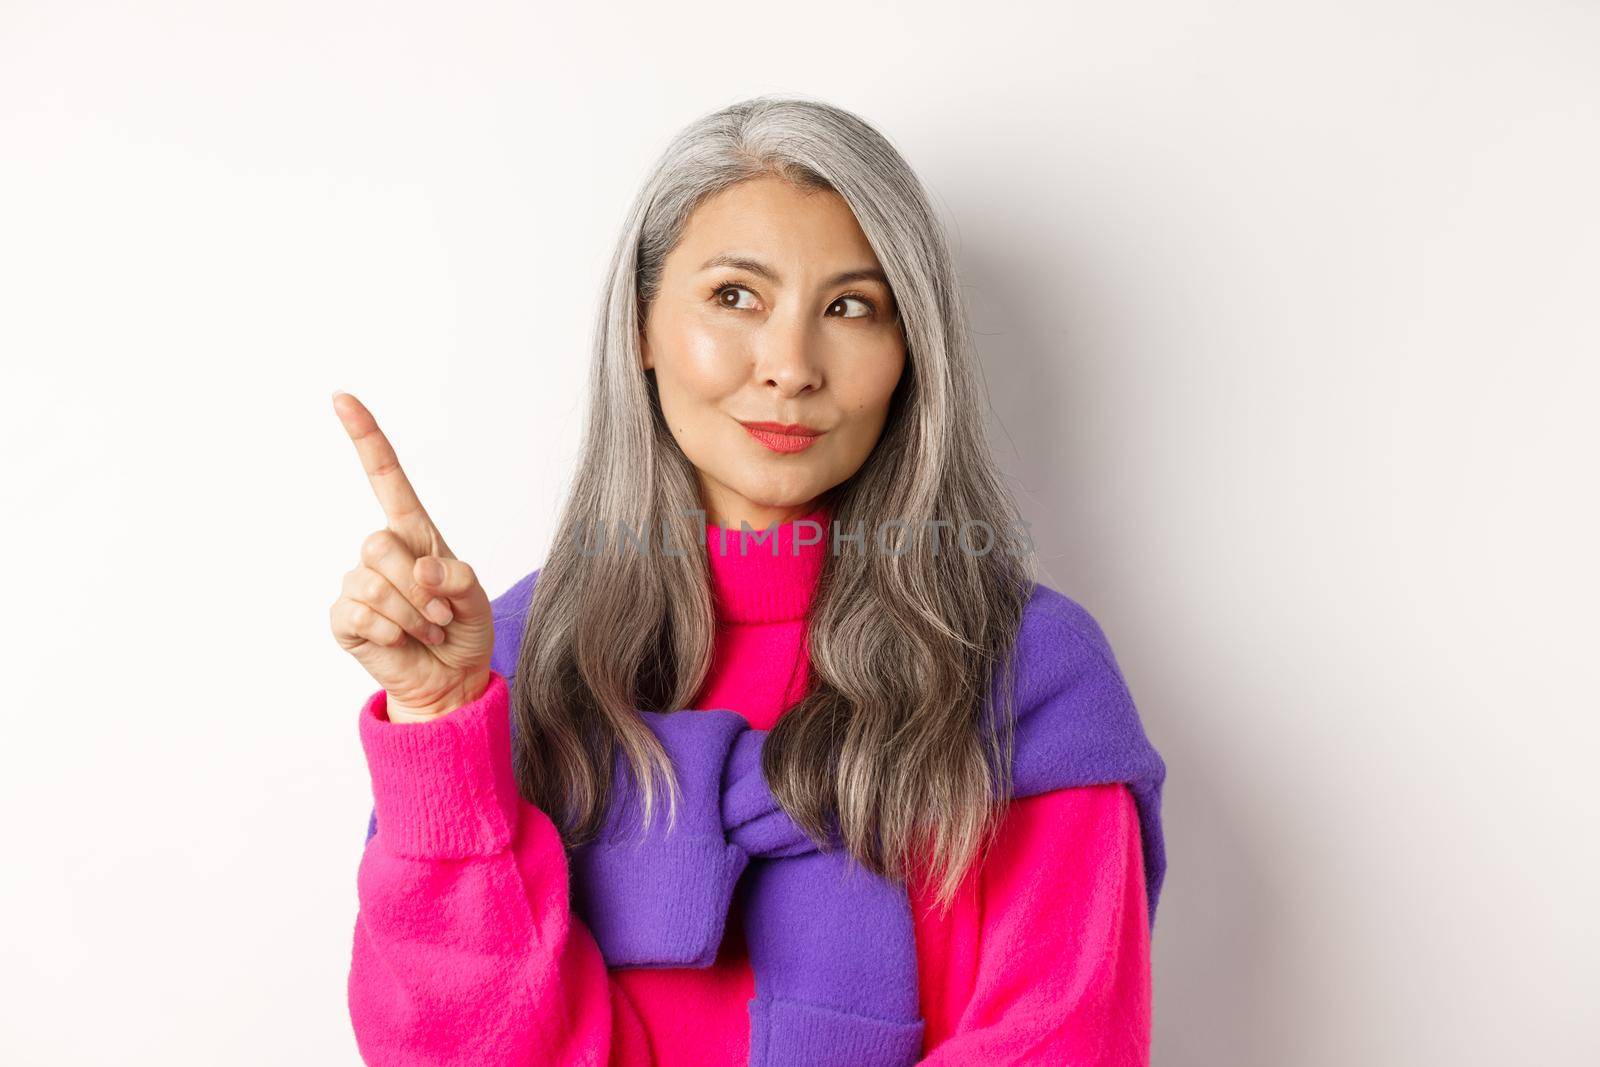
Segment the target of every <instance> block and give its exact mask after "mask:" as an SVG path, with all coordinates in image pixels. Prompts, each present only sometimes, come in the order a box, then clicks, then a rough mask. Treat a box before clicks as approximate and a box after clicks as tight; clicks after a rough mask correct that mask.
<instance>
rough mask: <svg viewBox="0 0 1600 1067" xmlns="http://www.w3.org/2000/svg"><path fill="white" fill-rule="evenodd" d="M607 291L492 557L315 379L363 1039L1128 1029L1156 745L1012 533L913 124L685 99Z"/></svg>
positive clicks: (1138, 1059) (774, 1049) (691, 1038)
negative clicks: (582, 394) (344, 544)
mask: <svg viewBox="0 0 1600 1067" xmlns="http://www.w3.org/2000/svg"><path fill="white" fill-rule="evenodd" d="M601 312H602V313H601V318H600V322H599V328H598V334H597V337H596V341H595V354H594V364H593V373H592V375H591V377H590V382H591V396H590V405H589V411H588V420H587V423H586V428H585V435H584V441H583V448H582V452H581V455H580V457H579V461H578V467H577V470H576V472H575V474H574V477H573V478H572V482H571V489H570V491H569V495H568V499H567V501H566V504H565V508H564V510H563V514H562V519H561V522H560V523H559V536H558V537H557V539H556V542H555V544H554V546H553V547H552V549H551V552H550V554H549V556H548V558H547V560H546V561H545V563H544V565H543V566H542V567H540V568H539V569H537V570H535V571H533V572H531V573H529V574H528V575H526V576H525V577H524V578H522V579H521V580H519V581H518V582H517V583H515V584H514V585H513V586H512V587H511V588H510V589H508V590H506V591H505V592H504V593H503V594H502V595H501V596H499V597H498V598H496V599H494V600H493V601H491V600H490V598H489V597H488V596H487V595H486V593H485V591H484V589H483V588H482V586H481V585H480V583H479V582H478V579H477V577H476V575H475V574H474V572H473V571H472V569H471V568H470V567H469V566H468V565H467V564H465V563H463V562H461V561H459V560H458V559H456V557H455V556H454V554H453V553H451V552H450V550H449V548H448V547H447V546H446V545H445V543H444V540H443V538H442V537H441V535H440V533H439V530H438V528H437V527H436V526H435V525H434V524H433V522H432V520H431V519H430V518H429V516H428V514H427V513H426V511H424V509H423V507H422V505H421V503H420V502H419V501H418V500H417V498H416V495H415V494H414V492H413V491H412V489H411V486H410V484H409V482H408V481H407V480H406V477H405V475H404V473H403V472H402V470H401V468H400V466H399V463H398V461H397V459H396V457H395V453H394V450H393V448H392V447H391V446H390V444H389V442H388V441H387V439H386V438H385V437H384V435H383V433H382V431H381V430H380V429H379V428H378V426H377V423H376V421H375V420H374V419H373V417H372V415H371V414H370V413H369V412H368V411H367V409H366V408H365V407H363V406H362V405H361V403H360V402H359V401H358V400H356V398H354V397H353V396H350V395H348V394H336V395H335V399H334V406H335V409H336V411H337V413H338V415H339V417H340V418H341V420H342V421H343V423H344V425H345V427H346V429H347V430H348V432H349V434H350V436H351V438H352V439H353V440H354V442H355V444H356V448H357V451H358V453H359V455H360V456H361V459H362V462H363V465H364V467H365V469H366V471H367V474H368V476H369V478H370V480H371V483H372V486H373V488H374V489H375V491H376V492H377V495H378V497H379V500H380V502H381V503H382V505H383V507H384V510H385V513H386V515H387V519H388V521H387V525H386V526H385V528H384V529H382V530H380V531H378V532H377V533H374V534H372V535H371V536H369V537H368V538H367V539H366V541H365V542H364V544H363V546H362V553H361V562H360V563H359V564H358V565H357V566H356V567H355V568H354V569H352V570H351V571H350V572H348V573H347V575H346V576H345V581H344V586H343V589H342V591H341V595H340V596H339V598H338V599H337V600H336V601H335V603H334V605H333V608H332V611H331V617H332V628H333V631H334V634H335V636H336V637H337V639H338V641H339V643H340V644H341V646H342V647H343V648H345V649H346V650H347V651H349V652H350V653H351V654H352V655H354V656H355V657H356V658H357V660H358V661H359V662H360V663H361V664H362V666H363V667H364V668H366V670H367V671H368V673H370V674H371V676H372V678H373V679H374V680H375V681H376V682H377V683H378V684H379V686H380V687H381V688H380V689H379V690H378V691H377V692H375V693H374V694H373V695H372V696H371V697H370V698H369V699H368V700H367V701H366V703H365V704H364V706H363V707H362V709H361V719H360V723H361V737H362V742H363V746H364V750H365V752H366V755H367V759H368V764H369V768H370V770H371V774H372V783H373V794H374V801H375V804H374V817H373V821H372V823H371V825H370V827H369V835H368V843H367V846H366V851H365V853H364V855H363V858H362V863H361V869H360V874H359V879H358V889H359V900H360V912H359V915H358V918H357V925H356V931H355V943H354V952H353V957H352V965H351V972H350V1009H351V1017H352V1020H353V1023H354V1026H355V1031H356V1036H357V1040H358V1044H359V1047H360V1049H361V1052H362V1055H363V1057H364V1058H366V1059H367V1060H368V1061H369V1062H374V1063H413V1062H418V1063H420V1062H428V1063H436V1062H451V1063H475V1064H484V1063H538V1064H569V1063H570V1064H578V1063H583V1064H693V1065H696V1067H707V1065H723V1064H729V1065H731V1064H742V1063H757V1064H778V1063H807V1064H832V1063H838V1064H869V1063H882V1064H891V1063H892V1064H909V1063H915V1062H921V1063H927V1064H986V1063H1002V1062H1003V1063H1052V1064H1069V1063H1070V1064H1080V1063H1082V1064H1089V1063H1094V1064H1144V1063H1147V1062H1148V1057H1149V1052H1148V1050H1149V1035H1150V951H1149V939H1150V932H1151V924H1152V922H1153V918H1154V914H1155V904H1156V900H1157V896H1158V893H1159V889H1160V884H1161V878H1162V874H1163V872H1164V868H1165V853H1164V849H1163V846H1162V841H1161V835H1160V790H1161V784H1162V781H1163V778H1164V773H1165V768H1164V766H1163V764H1162V762H1161V760H1160V757H1159V756H1158V755H1157V754H1156V752H1155V750H1154V748H1153V747H1151V746H1150V744H1149V742H1148V740H1147V739H1146V738H1145V736H1144V733H1143V731H1142V728H1141V725H1140V722H1139V717H1138V714H1137V712H1136V711H1135V709H1134V705H1133V701H1132V699H1131V696H1130V694H1129V690H1128V687H1127V686H1126V684H1125V683H1124V681H1123V678H1122V676H1121V673H1120V671H1119V669H1118V666H1117V663H1116V659H1115V656H1114V655H1113V653H1112V651H1111V648H1110V646H1109V644H1108V643H1107V641H1106V638H1105V635H1104V633H1103V632H1102V630H1101V628H1100V627H1099V626H1098V625H1097V624H1096V622H1095V620H1094V619H1093V618H1092V617H1091V616H1090V615H1089V614H1088V612H1086V611H1085V610H1084V609H1083V608H1082V607H1081V606H1080V605H1078V604H1077V603H1076V602H1074V601H1072V600H1071V599H1070V598H1068V597H1066V596H1065V595H1063V594H1062V593H1060V592H1057V591H1055V590H1053V589H1050V588H1049V587H1048V586H1045V585H1043V584H1041V583H1039V582H1038V581H1036V580H1035V579H1034V577H1033V570H1032V560H1031V556H1029V555H1028V552H1027V551H1026V550H1027V548H1028V544H1027V540H1026V536H1025V531H1024V529H1023V528H1024V526H1025V524H1024V523H1022V522H1021V521H1020V517H1019V514H1018V512H1017V509H1016V507H1015V504H1014V502H1013V501H1012V500H1011V499H1010V497H1009V496H1008V494H1007V493H1006V491H1005V489H1004V487H1003V484H1002V479H1001V477H1000V475H999V472H998V470H997V468H996V465H995V462H994V460H993V457H992V456H991V455H990V453H989V451H988V448H987V446H986V443H985V440H984V435H983V411H984V406H985V394H984V390H983V388H982V386H981V383H980V379H979V377H978V372H977V369H976V366H975V357H974V355H973V353H972V351H971V348H970V345H969V342H968V334H967V329H966V324H965V319H964V315H963V311H962V308H961V302H960V299H959V288H958V284H957V280H956V276H955V270H954V266H953V264H952V262H951V257H950V253H949V249H948V245H947V242H946V240H945V238H944V236H943V232H942V229H941V227H940V225H939V223H938V220H937V218H936V216H935V215H934V214H933V212H932V210H931V209H930V207H929V204H928V201H927V198H926V196H925V195H924V193H923V190H922V186H921V184H920V182H919V181H918V180H917V179H916V177H915V175H914V174H913V172H912V171H911V170H910V168H909V166H908V165H907V164H906V162H905V161H904V160H903V159H902V158H901V156H900V155H899V154H898V153H897V152H896V151H895V150H894V149H893V147H892V146H891V145H890V144H889V143H888V142H887V141H886V140H885V139H884V138H883V137H882V135H880V134H879V133H878V132H877V131H875V130H874V129H873V128H872V127H871V126H869V125H868V124H867V123H865V122H864V121H862V120H861V119H860V118H858V117H856V116H854V115H851V114H850V113H848V112H845V111H842V110H840V109H838V108H834V107H831V106H828V105H825V104H821V103H817V102H812V101H808V100H802V99H793V98H770V97H763V98H758V99H755V100H751V101H746V102H742V103H740V104H736V105H734V106H731V107H728V108H726V109H723V110H721V111H719V112H716V113H715V114H712V115H709V116H706V117H705V118H703V119H701V120H699V121H697V122H696V123H694V124H693V125H691V126H690V127H689V128H687V129H686V130H684V131H683V132H682V133H681V134H680V135H679V136H678V137H677V138H676V139H675V140H674V141H673V143H672V144H671V145H670V146H669V147H668V149H667V151H666V152H665V153H664V155H663V157H662V159H661V160H660V161H659V163H658V164H657V166H656V168H655V169H654V171H653V173H652V174H651V176H650V178H649V180H648V181H647V182H646V183H645V185H644V188H643V189H642V190H641V192H640V194H639V196H638V198H637V200H636V202H635V204H634V206H633V208H632V210H631V212H630V214H629V216H628V221H627V225H626V227H625V229H624V231H623V233H622V235H621V238H620V240H619V243H618V246H617V251H616V254H615V256H614V258H613V260H612V268H611V273H610V277H609V279H608V282H607V285H606V288H605V290H604V292H603V293H602V299H601ZM756 531H765V533H756Z"/></svg>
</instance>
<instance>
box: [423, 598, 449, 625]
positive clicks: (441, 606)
mask: <svg viewBox="0 0 1600 1067" xmlns="http://www.w3.org/2000/svg"><path fill="white" fill-rule="evenodd" d="M422 613H423V614H424V615H426V616H427V617H428V618H430V619H432V620H433V621H434V622H436V623H438V624H439V625H440V626H447V625H449V623H450V620H451V619H453V618H455V613H454V612H452V611H451V610H450V605H449V604H447V603H445V602H444V601H443V600H440V599H439V598H438V597H434V598H433V599H432V600H430V601H428V606H427V607H425V608H423V609H422Z"/></svg>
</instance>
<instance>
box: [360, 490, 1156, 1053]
mask: <svg viewBox="0 0 1600 1067" xmlns="http://www.w3.org/2000/svg"><path fill="white" fill-rule="evenodd" d="M828 518H829V516H828V513H827V512H826V511H825V510H818V511H815V512H813V513H811V514H810V515H808V516H806V517H804V518H802V519H800V520H796V521H794V522H790V523H787V524H783V525H781V526H779V527H778V528H777V531H776V536H775V537H771V536H769V537H766V538H765V539H758V538H756V537H753V536H751V535H746V534H741V533H738V532H730V531H723V530H722V529H720V528H719V527H716V526H712V525H708V526H707V527H706V550H707V552H708V555H709V560H708V562H709V564H710V566H711V568H712V570H713V575H714V577H715V576H718V575H719V573H720V570H719V569H726V568H737V567H740V566H742V565H744V561H745V559H746V558H747V557H748V554H750V553H759V552H766V553H771V554H775V555H788V556H791V557H793V558H794V559H795V560H796V561H797V562H799V563H800V564H801V565H800V566H797V567H791V568H789V571H788V572H787V573H792V574H795V575H798V580H799V581H801V582H812V581H814V580H815V577H816V575H817V574H819V573H820V571H821V568H822V567H823V565H824V564H825V561H826V554H827V552H828V551H829V542H830V540H831V538H830V536H829V527H828ZM538 573H539V572H538V571H537V570H536V571H534V572H532V573H530V574H528V575H526V576H525V577H523V578H522V579H521V580H519V581H518V582H517V583H515V584H514V585H513V586H512V587H511V588H510V589H509V590H507V591H506V592H505V593H504V594H503V595H502V596H500V597H498V598H496V599H495V601H494V616H495V627H496V634H495V650H494V655H493V659H492V663H491V665H492V667H493V668H494V670H496V671H498V672H499V673H500V674H502V675H504V676H505V678H507V679H510V678H511V677H512V675H513V673H514V671H515V669H516V665H517V652H518V649H519V647H520V644H521V638H522V633H523V630H524V627H525V625H526V619H527V614H528V606H529V603H530V601H531V598H532V595H533V589H534V585H535V583H536V581H537V578H538ZM723 584H725V585H727V584H729V583H723ZM809 591H810V590H809V589H802V590H798V591H795V590H786V589H784V588H782V587H778V586H774V587H772V588H769V589H758V590H757V591H756V593H755V595H757V596H761V597H767V598H772V597H782V596H785V595H791V594H793V595H801V596H805V595H809ZM762 606H766V605H762ZM719 610H727V609H726V606H724V605H719ZM1012 657H1013V660H1014V662H1015V669H1016V679H1015V680H1016V691H1015V715H1016V718H1015V720H1014V722H1015V744H1014V752H1013V761H1012V778H1013V789H1012V795H1013V796H1017V797H1028V796H1035V795H1038V794H1041V793H1045V792H1048V791H1051V790H1055V789H1061V788H1065V787H1071V786H1083V785H1097V784H1102V783H1111V782H1124V783H1126V784H1127V785H1128V787H1129V789H1130V791H1131V792H1132V794H1133V797H1134V801H1135V806H1136V809H1137V811H1138V815H1139V821H1140V829H1141V839H1142V847H1143V852H1144V871H1145V881H1146V899H1147V903H1148V908H1149V917H1150V922H1151V924H1152V928H1153V925H1154V921H1155V913H1156V906H1157V902H1158V899H1159V895H1160V889H1161V883H1162V881H1163V878H1164V875H1165V869H1166V858H1165V848H1164V844H1163V839H1162V831H1161V814H1160V812H1161V790H1162V785H1163V782H1164V779H1165V775H1166V768H1165V765H1164V763H1163V761H1162V760H1161V757H1160V755H1159V754H1158V753H1157V752H1156V750H1155V748H1154V747H1153V746H1152V745H1151V744H1150V742H1149V740H1148V739H1147V737H1146V736H1145V733H1144V730H1143V727H1142V724H1141V723H1140V720H1139V716H1138V712H1137V710H1136V709H1135V707H1134V704H1133V701H1132V699H1131V696H1130V695H1129V691H1128V688H1127V686H1126V685H1125V683H1124V681H1123V678H1122V675H1121V672H1120V670H1119V668H1118V666H1117V663H1116V660H1115V657H1114V656H1113V654H1112V652H1111V648H1110V646H1109V644H1108V643H1107V642H1106V640H1105V637H1104V634H1103V633H1102V632H1101V631H1100V628H1099V626H1098V625H1097V624H1096V623H1095V621H1094V620H1093V619H1092V618H1091V617H1090V616H1089V615H1088V614H1087V613H1086V612H1084V611H1083V609H1082V608H1081V607H1079V606H1078V605H1076V604H1075V603H1074V602H1072V601H1071V600H1070V599H1068V598H1066V597H1064V596H1062V595H1061V594H1060V593H1057V592H1055V591H1054V590H1052V589H1050V588H1049V587H1047V586H1044V585H1042V584H1041V585H1036V586H1035V588H1034V590H1033V593H1032V595H1031V597H1030V599H1029V601H1028V602H1027V605H1026V607H1025V609H1024V613H1023V619H1022V626H1021V629H1020V631H1019V634H1018V638H1017V643H1016V645H1015V647H1014V649H1013V650H1012ZM1001 684H1002V679H1001V677H999V676H997V677H996V679H995V683H994V688H993V690H992V699H991V702H990V705H989V707H990V709H991V711H993V710H994V709H998V708H999V707H1000V703H999V694H1000V686H1001ZM638 714H639V715H640V717H641V719H642V721H644V722H645V723H646V725H648V726H649V728H650V729H651V731H652V732H653V733H654V734H655V735H656V737H657V738H658V739H659V740H660V741H661V743H662V745H663V747H664V749H665V750H666V752H667V753H668V755H669V756H670V757H671V759H672V761H673V766H674V771H675V775H676V777H677V781H678V784H679V788H680V793H681V796H680V801H679V805H678V820H677V826H676V827H675V828H674V829H673V830H672V831H671V832H670V833H669V832H667V830H666V821H665V812H664V810H662V809H663V806H662V805H659V804H658V805H657V811H656V812H655V813H654V816H653V819H652V823H651V825H650V826H649V827H647V828H642V827H641V822H642V806H641V804H640V798H639V795H638V792H637V790H636V788H635V784H634V782H633V780H632V777H631V774H630V773H629V772H628V770H627V768H626V767H625V766H624V761H623V758H622V756H621V755H620V754H619V755H618V757H617V764H616V766H615V769H614V779H613V780H614V790H613V798H612V802H611V805H610V807H609V808H608V810H607V813H606V819H605V828H604V830H603V831H602V833H601V834H600V836H599V837H598V839H597V840H595V841H593V842H590V843H588V844H585V845H582V846H579V847H577V848H574V849H571V850H570V852H569V860H570V864H571V874H572V884H571V894H572V897H571V906H572V909H573V911H574V913H575V914H578V915H579V916H581V917H582V919H583V921H584V923H585V924H586V925H587V926H588V927H589V929H590V931H591V932H592V933H593V935H594V937H595V940H596V943H597V944H598V945H599V947H600V949H601V953H602V955H603V956H604V958H605V961H606V964H607V965H608V966H609V967H615V968H621V967H653V968H667V967H707V966H710V965H711V962H712V961H713V960H714V959H715V957H716V954H717V950H718V946H719V945H720V944H721V941H722V936H723V932H724V930H723V927H724V923H725V920H726V918H727V915H728V912H729V907H730V902H731V901H732V900H733V897H734V893H735V892H736V891H737V892H740V893H741V894H742V896H741V903H742V907H741V908H740V914H741V916H742V919H743V924H744V934H745V941H746V944H747V945H748V949H749V954H750V964H751V969H752V972H753V974H754V976H755V992H756V996H755V998H754V999H753V1000H751V1001H750V1004H749V1012H750V1027H751V1030H750V1050H751V1051H750V1062H751V1063H752V1064H769V1065H770V1064H778V1063H810V1064H824V1065H826V1064H840V1065H843V1064H885V1065H888V1064H897V1065H903V1064H911V1063H915V1062H916V1060H917V1056H918V1050H919V1048H920V1046H921V1043H922V1029H923V1022H922V1019H921V1018H920V1017H919V1014H918V995H917V993H918V984H917V963H916V951H915V943H914V936H913V924H912V917H911V911H910V904H909V901H908V898H907V895H906V890H905V888H904V887H903V886H899V885H895V884H893V883H890V882H888V881H886V880H884V879H881V878H879V877H877V876H875V875H872V874H871V873H870V872H868V871H866V870H865V869H864V868H861V867H860V866H859V865H858V864H856V863H855V861H854V860H853V858H851V857H850V856H849V854H848V853H847V852H845V851H844V849H843V847H842V839H841V838H840V836H839V834H838V831H837V825H836V824H835V826H834V830H833V833H832V835H831V838H830V847H829V848H828V849H821V848H819V847H818V846H817V843H816V842H814V841H813V840H812V839H811V838H810V837H808V836H807V835H806V834H805V833H804V832H803V831H802V830H801V829H800V828H799V827H798V826H796V825H795V824H794V822H793V821H792V820H791V819H790V818H789V817H788V815H787V813H785V812H784V811H783V809H782V808H781V806H779V804H778V803H777V800H776V798H774V797H773V795H772V793H771V791H770V789H769V788H768V787H767V784H766V781H765V778H764V776H763V775H762V773H761V750H762V745H763V743H764V741H765V738H766V731H764V730H758V729H754V728H753V727H751V726H750V724H749V723H748V722H747V721H746V720H745V719H744V717H743V716H741V715H739V714H738V713H737V712H734V711H732V710H729V709H703V710H682V711H676V712H671V713H657V712H645V711H640V712H638ZM512 730H513V736H514V735H515V723H514V719H513V726H512ZM513 744H515V741H513ZM376 827H377V814H376V809H374V813H373V818H372V820H371V822H370V823H369V827H368V837H369V838H370V837H371V836H372V834H373V833H374V832H375V831H376Z"/></svg>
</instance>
